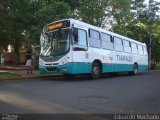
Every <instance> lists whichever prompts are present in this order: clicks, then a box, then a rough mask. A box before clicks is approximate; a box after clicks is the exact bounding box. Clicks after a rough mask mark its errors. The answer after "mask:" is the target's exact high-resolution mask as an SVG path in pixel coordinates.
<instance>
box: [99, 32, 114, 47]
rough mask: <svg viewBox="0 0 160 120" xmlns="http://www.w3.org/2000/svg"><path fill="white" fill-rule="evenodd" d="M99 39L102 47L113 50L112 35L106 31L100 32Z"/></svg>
mask: <svg viewBox="0 0 160 120" xmlns="http://www.w3.org/2000/svg"><path fill="white" fill-rule="evenodd" d="M101 40H102V48H103V49H109V50H113V42H112V36H111V35H109V34H106V33H101Z"/></svg>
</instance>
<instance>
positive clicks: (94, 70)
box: [91, 62, 101, 79]
mask: <svg viewBox="0 0 160 120" xmlns="http://www.w3.org/2000/svg"><path fill="white" fill-rule="evenodd" d="M100 74H101V67H100V65H99V63H98V62H94V63H93V64H92V73H91V78H92V79H98V78H99V77H100Z"/></svg>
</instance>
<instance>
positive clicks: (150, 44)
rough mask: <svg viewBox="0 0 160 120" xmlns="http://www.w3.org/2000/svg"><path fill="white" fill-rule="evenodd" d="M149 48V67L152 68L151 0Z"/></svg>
mask: <svg viewBox="0 0 160 120" xmlns="http://www.w3.org/2000/svg"><path fill="white" fill-rule="evenodd" d="M148 7H149V26H150V28H149V50H148V52H149V53H148V54H149V55H148V69H151V63H152V60H151V56H152V54H151V52H152V50H151V49H152V48H151V46H152V14H151V0H149V6H148Z"/></svg>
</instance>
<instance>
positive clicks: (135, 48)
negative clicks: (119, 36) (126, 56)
mask: <svg viewBox="0 0 160 120" xmlns="http://www.w3.org/2000/svg"><path fill="white" fill-rule="evenodd" d="M131 47H132V53H134V54H138V49H137V44H136V43H133V42H132V43H131Z"/></svg>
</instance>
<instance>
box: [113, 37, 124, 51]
mask: <svg viewBox="0 0 160 120" xmlns="http://www.w3.org/2000/svg"><path fill="white" fill-rule="evenodd" d="M114 49H115V50H116V51H123V43H122V39H121V38H119V37H115V36H114Z"/></svg>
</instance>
